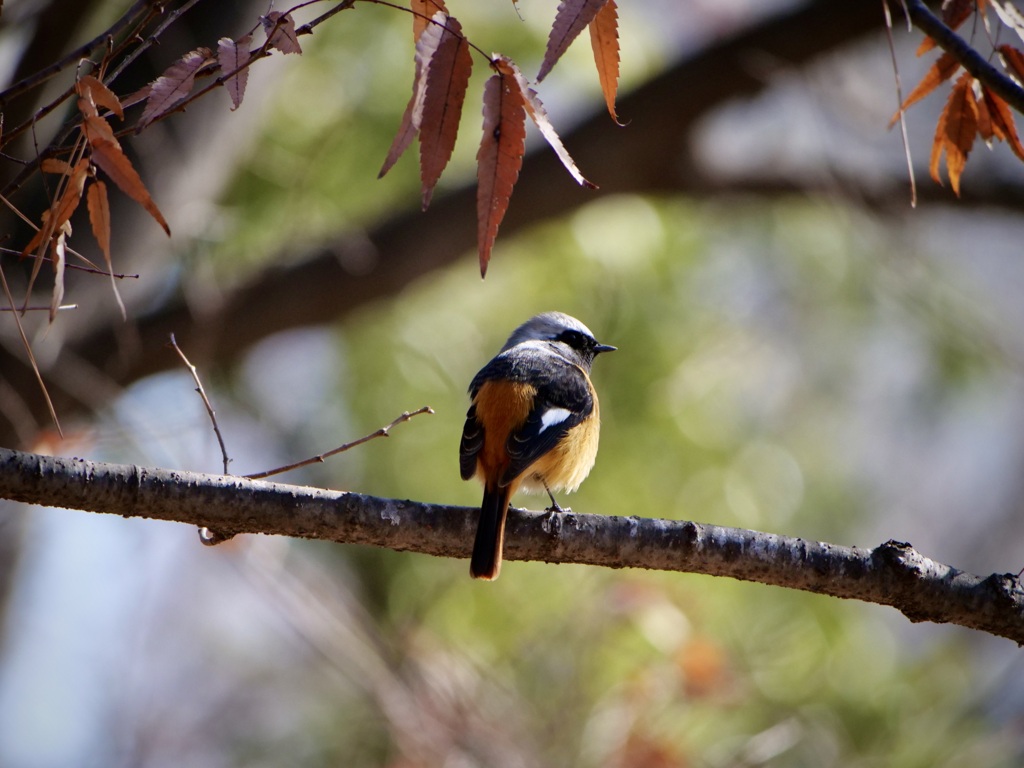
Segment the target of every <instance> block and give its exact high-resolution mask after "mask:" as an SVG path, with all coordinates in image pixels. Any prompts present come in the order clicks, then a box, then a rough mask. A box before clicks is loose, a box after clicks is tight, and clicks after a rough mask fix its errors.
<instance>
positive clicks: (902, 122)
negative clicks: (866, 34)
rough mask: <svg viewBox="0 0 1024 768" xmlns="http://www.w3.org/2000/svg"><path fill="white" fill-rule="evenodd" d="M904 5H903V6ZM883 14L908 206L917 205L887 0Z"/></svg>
mask: <svg viewBox="0 0 1024 768" xmlns="http://www.w3.org/2000/svg"><path fill="white" fill-rule="evenodd" d="M904 7H905V6H904ZM882 12H883V13H884V14H885V39H886V40H888V42H889V56H890V57H891V58H892V74H893V77H894V78H895V79H896V101H897V107H898V109H899V115H900V136H902V138H903V154H904V156H905V157H906V160H907V176H908V177H909V178H910V207H911V208H916V207H917V179H915V178H914V161H913V158H911V156H910V139H909V138H908V137H907V120H906V112H905V111H904V109H903V83H902V82H901V80H900V67H899V62H898V61H897V60H896V45H895V43H894V42H893V39H892V14H891V13H889V3H888V0H882Z"/></svg>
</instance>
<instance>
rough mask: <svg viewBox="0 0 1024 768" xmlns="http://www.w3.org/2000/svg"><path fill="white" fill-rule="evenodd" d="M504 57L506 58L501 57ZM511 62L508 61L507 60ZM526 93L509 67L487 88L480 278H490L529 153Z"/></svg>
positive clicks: (479, 205) (480, 165) (480, 161)
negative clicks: (511, 200)
mask: <svg viewBox="0 0 1024 768" xmlns="http://www.w3.org/2000/svg"><path fill="white" fill-rule="evenodd" d="M501 58H503V57H501ZM506 61H507V60H506ZM524 107H525V104H524V103H523V94H522V91H520V90H519V86H518V85H517V84H516V83H515V78H514V76H513V75H512V73H511V71H509V70H508V69H507V68H506V70H505V72H503V71H502V68H501V66H500V64H499V66H498V74H495V75H492V76H491V77H490V78H489V79H488V80H487V83H486V85H484V108H483V113H484V128H483V139H482V140H481V142H480V149H479V151H478V152H477V155H476V163H477V172H476V177H477V190H476V219H477V248H478V251H479V254H480V276H481V277H484V276H486V275H487V264H488V262H490V260H491V249H492V248H493V246H494V240H495V238H496V237H497V235H498V227H499V226H500V224H501V220H502V219H503V218H504V217H505V211H507V210H508V201H509V198H510V197H511V196H512V188H513V187H514V186H515V183H516V180H517V179H518V178H519V169H520V168H521V167H522V165H523V154H524V152H525V151H526V149H525V148H526V111H525V109H524Z"/></svg>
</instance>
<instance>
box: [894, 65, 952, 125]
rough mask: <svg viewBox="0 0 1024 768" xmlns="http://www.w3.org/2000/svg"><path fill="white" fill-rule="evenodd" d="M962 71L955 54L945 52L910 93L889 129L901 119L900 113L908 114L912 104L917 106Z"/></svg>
mask: <svg viewBox="0 0 1024 768" xmlns="http://www.w3.org/2000/svg"><path fill="white" fill-rule="evenodd" d="M958 69H960V62H958V61H957V60H956V58H955V57H954V56H953V54H951V53H949V52H948V51H947V52H944V53H943V54H942V55H941V56H939V58H937V59H936V60H935V63H934V64H932V66H931V67H930V68H929V69H928V71H927V72H926V73H925V76H924V77H922V78H921V82H919V83H918V84H917V86H916V87H915V88H914V90H912V91H911V92H910V95H909V96H907V98H906V100H905V101H904V102H903V105H902V106H901V107H900V110H899V112H897V113H896V114H894V115H893V116H892V119H891V120H890V121H889V127H890V128H892V127H893V126H894V125H895V124H896V123H897V122H899V119H900V112H906V111H907V109H908V108H909V107H910V105H911V104H916V103H917V102H919V101H920V100H921V99H923V98H924V97H925V96H927V95H928V94H930V93H931V92H932V91H934V90H935V89H936V88H938V87H939V86H940V85H942V84H943V83H944V82H946V81H947V80H949V78H951V77H952V76H953V75H954V74H955V73H956V71H957V70H958Z"/></svg>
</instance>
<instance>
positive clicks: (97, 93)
mask: <svg viewBox="0 0 1024 768" xmlns="http://www.w3.org/2000/svg"><path fill="white" fill-rule="evenodd" d="M75 92H76V93H77V94H78V95H79V96H84V97H85V98H87V99H88V100H89V101H91V102H92V103H93V104H95V105H96V106H97V107H106V108H107V109H109V110H110V111H111V112H113V113H114V114H115V115H117V116H118V117H119V118H121V119H122V120H123V119H124V109H122V108H121V101H120V100H119V99H118V98H117V96H115V95H114V92H113V91H111V90H110V89H109V88H107V86H105V85H104V84H103V83H102V82H101V81H100V80H98V79H96V78H95V77H93V76H92V75H84V76H83V77H80V78H78V82H76V83H75Z"/></svg>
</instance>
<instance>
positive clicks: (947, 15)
mask: <svg viewBox="0 0 1024 768" xmlns="http://www.w3.org/2000/svg"><path fill="white" fill-rule="evenodd" d="M984 5H985V4H984V1H983V0H981V1H979V0H950V2H946V3H944V4H943V6H942V20H943V21H944V22H945V24H946V26H947V27H949V28H950V29H956V28H957V27H959V26H960V25H961V24H963V23H964V22H965V21H967V19H969V18H970V17H971V14H972V13H974V9H975V8H977V9H978V10H979V11H981V12H982V13H983V14H984V12H985V11H984ZM934 47H935V41H934V40H933V39H932V38H930V37H926V38H925V39H924V40H923V41H921V45H919V46H918V48H917V55H918V56H922V55H924V54H926V53H928V51H930V50H931V49H932V48H934Z"/></svg>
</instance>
